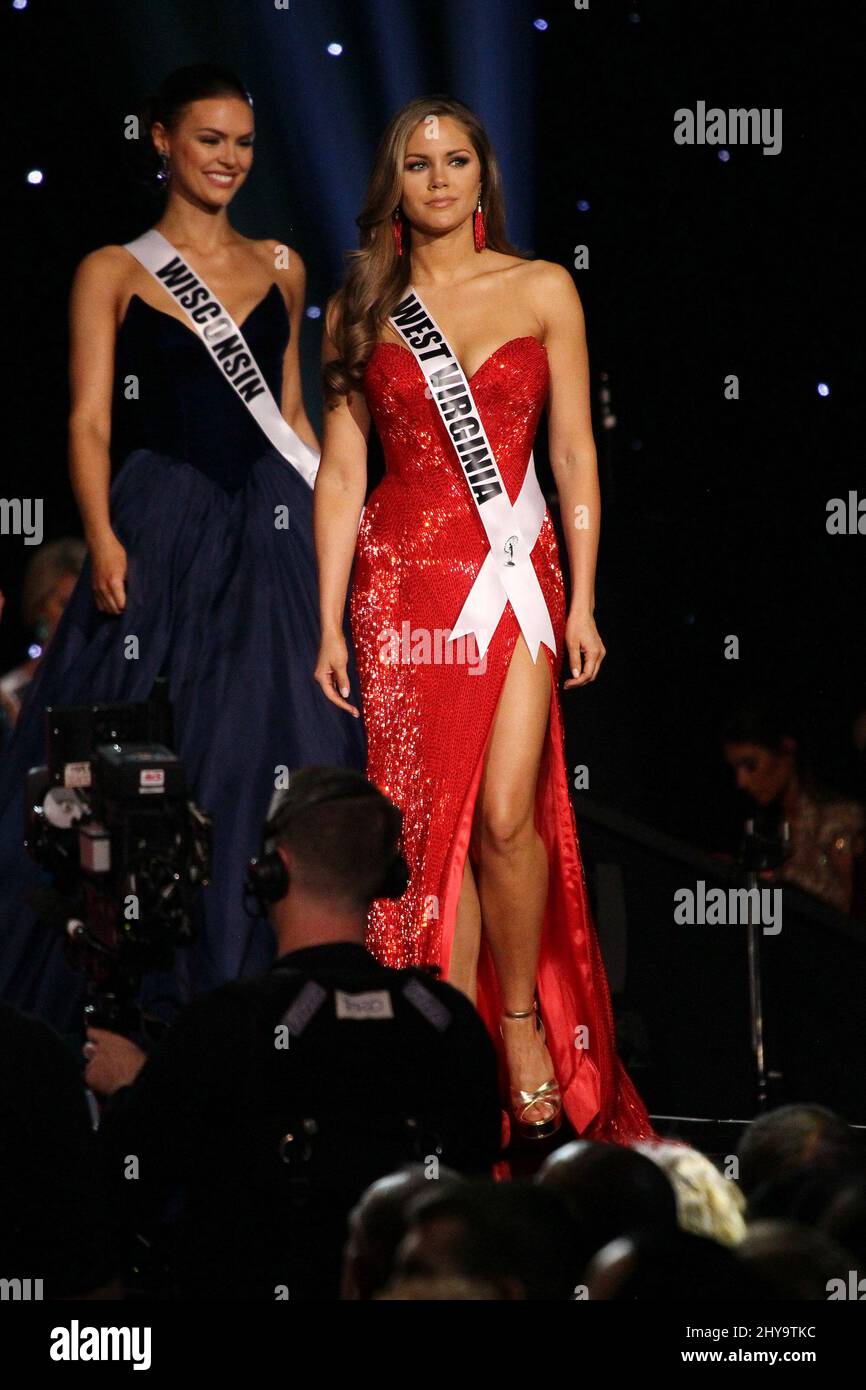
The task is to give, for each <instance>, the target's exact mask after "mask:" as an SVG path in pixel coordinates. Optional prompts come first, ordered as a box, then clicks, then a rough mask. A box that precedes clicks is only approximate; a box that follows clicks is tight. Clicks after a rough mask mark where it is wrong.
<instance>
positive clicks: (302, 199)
mask: <svg viewBox="0 0 866 1390" xmlns="http://www.w3.org/2000/svg"><path fill="white" fill-rule="evenodd" d="M538 20H544V21H546V24H547V27H546V28H541V27H538V26H537V25H536V24H535V23H534V21H538ZM2 40H3V42H2V48H3V52H4V54H5V57H4V60H3V61H4V66H5V77H4V83H3V87H4V92H5V93H6V95H7V111H6V116H5V121H4V130H5V134H6V140H7V160H6V169H7V173H6V176H5V184H6V187H5V192H6V200H5V201H6V214H5V230H6V233H7V237H8V242H7V249H6V256H5V268H6V274H5V276H4V278H3V297H4V308H5V318H6V325H5V331H4V333H3V339H2V344H3V345H2V354H3V362H4V369H5V375H6V377H7V383H8V384H9V385H10V386H11V387H12V388H13V389H12V397H11V401H10V403H9V404H8V405H7V413H6V415H5V419H4V424H5V430H4V434H5V441H4V445H5V447H4V451H3V453H4V464H3V479H4V481H3V486H2V492H3V495H4V496H15V495H18V496H21V495H24V496H43V497H44V498H45V499H46V539H52V538H54V537H56V536H59V535H62V534H64V533H67V532H70V531H74V530H76V529H77V520H76V511H75V507H74V503H73V500H72V496H71V492H70V489H69V486H68V483H67V477H66V461H65V439H64V434H65V412H66V406H67V395H66V366H65V351H66V296H67V292H68V285H69V280H70V277H71V274H72V271H73V268H74V266H75V264H76V262H77V261H78V260H79V259H80V258H81V256H83V255H84V254H85V253H86V252H87V251H89V250H91V249H92V248H94V247H96V246H98V245H101V244H103V243H105V242H122V241H124V240H127V239H129V238H131V237H132V236H134V235H136V234H137V233H138V232H140V231H141V230H143V229H144V228H145V227H146V226H147V225H149V223H150V222H152V221H153V220H155V217H156V215H157V212H158V207H159V203H158V201H157V200H156V199H153V198H151V197H149V195H147V194H146V193H144V192H143V191H142V190H141V189H139V188H137V187H136V186H135V184H134V183H133V182H132V181H131V179H130V177H129V174H128V172H127V171H128V165H129V158H128V156H129V147H128V143H127V142H126V141H125V140H124V118H125V116H127V115H128V114H129V113H131V112H135V111H136V110H137V109H138V107H139V105H140V102H141V100H142V99H143V97H144V96H145V94H146V93H147V92H148V90H149V89H150V88H152V87H153V86H154V85H155V84H156V83H157V82H158V80H159V79H160V78H161V77H162V76H163V75H164V74H165V73H166V72H167V71H169V70H170V69H172V68H173V67H176V66H178V65H180V64H181V63H186V62H191V61H195V60H199V59H209V60H212V61H217V62H221V63H225V64H227V65H229V66H231V67H233V68H235V69H236V70H237V71H238V72H239V73H240V75H241V76H242V77H243V78H244V80H245V81H246V82H247V84H248V86H249V87H250V89H251V90H252V92H253V95H254V98H255V111H256V123H257V143H256V164H255V168H254V171H253V174H252V176H251V178H250V181H249V182H248V184H247V186H246V188H244V189H243V190H242V191H241V193H240V195H239V197H238V199H237V200H236V202H235V203H234V204H233V205H232V217H233V220H234V222H235V225H236V226H237V227H238V228H239V229H240V230H241V231H242V232H245V233H247V234H250V235H256V236H265V235H269V236H275V237H278V238H280V239H281V240H285V241H288V242H289V243H290V244H291V245H292V246H294V247H295V248H297V249H298V250H299V252H300V253H301V255H302V256H303V258H304V260H305V261H306V264H307V270H308V279H309V303H310V304H311V305H313V306H321V305H323V304H324V302H325V299H326V297H327V295H328V293H329V292H330V291H331V290H332V289H333V287H334V285H335V283H336V280H337V278H338V276H339V273H340V268H341V258H342V252H343V250H344V249H345V248H348V247H350V246H353V245H354V244H355V227H354V221H353V219H354V216H355V214H356V212H357V210H358V208H359V206H360V202H361V198H362V192H363V188H364V184H365V180H366V175H367V172H368V169H369V166H370V162H371V158H372V153H373V149H374V145H375V141H376V139H377V137H378V134H379V132H380V130H381V128H382V126H383V124H384V122H385V120H386V119H387V117H388V116H389V115H390V114H391V112H392V111H393V110H394V109H395V108H396V107H397V106H398V105H400V104H401V103H402V102H403V101H405V100H407V99H408V98H409V97H411V96H414V95H417V94H418V93H421V92H425V91H426V92H438V91H445V92H448V93H451V94H453V95H456V96H458V97H460V98H461V99H462V100H464V101H465V102H467V103H468V104H469V105H470V106H472V107H474V108H475V109H476V110H478V111H479V113H480V114H481V116H482V117H483V118H484V119H485V120H486V122H487V123H488V125H489V128H490V131H491V134H492V136H493V139H494V142H495V144H496V146H497V148H498V151H499V153H500V156H501V158H502V162H503V165H504V172H505V179H506V193H507V200H508V209H509V218H510V231H511V235H512V238H513V240H514V241H515V242H516V243H517V244H518V245H519V246H521V247H522V248H523V249H525V250H527V251H530V252H531V253H532V254H533V255H535V256H539V257H544V258H547V259H550V260H554V261H558V262H561V263H563V264H566V265H572V263H573V258H574V250H573V248H575V247H576V246H577V245H580V244H586V245H587V246H588V247H589V254H590V267H589V269H585V270H576V271H575V272H574V273H575V279H576V283H577V285H578V289H579V291H580V293H581V296H582V299H583V302H584V306H585V310H586V315H587V325H588V339H589V349H590V360H591V364H592V369H593V380H594V391H595V402H594V408H595V409H596V410H597V409H598V387H599V381H600V374H601V373H602V372H607V373H608V374H609V377H610V386H611V391H612V409H613V412H614V415H615V417H616V427H615V428H614V429H612V430H606V429H604V428H603V427H602V424H601V420H600V419H599V418H597V419H596V439H597V443H598V446H599V456H600V465H601V472H602V485H603V490H604V504H605V510H604V520H603V534H602V549H601V558H600V572H599V577H598V584H597V593H598V621H599V627H600V630H601V632H602V635H603V637H604V640H605V642H606V645H607V647H608V653H609V654H608V658H607V661H606V664H605V667H604V671H603V674H602V676H601V678H600V679H599V681H598V682H597V683H596V684H595V686H594V687H592V688H590V689H587V690H583V691H577V692H575V691H572V692H570V693H568V694H567V695H566V696H565V699H564V708H565V714H566V723H567V729H568V740H569V744H568V752H569V760H570V763H571V765H575V764H578V763H581V764H582V763H585V764H587V765H588V767H589V770H590V789H591V792H592V795H593V796H594V797H596V798H599V799H600V800H602V801H604V802H608V803H610V804H612V805H614V806H616V807H618V808H621V809H622V810H624V811H626V812H628V813H630V814H631V815H634V816H636V817H639V818H641V819H643V820H646V821H649V822H651V823H653V824H655V825H657V826H659V827H660V828H662V829H664V830H665V831H668V832H670V833H671V834H675V835H679V836H682V837H684V838H685V839H688V840H689V841H691V842H692V843H694V844H696V845H700V846H703V847H705V848H709V849H716V848H724V847H726V846H729V845H731V844H732V843H733V842H734V841H735V840H736V838H737V836H738V833H739V827H740V822H741V818H742V815H743V813H744V807H743V806H742V805H741V804H740V803H739V802H738V800H737V798H736V795H735V794H734V792H733V791H732V789H731V787H730V785H729V776H728V774H727V771H726V769H725V768H724V766H723V764H722V761H721V756H720V747H719V738H718V732H719V725H720V720H721V718H722V716H723V713H724V711H725V709H726V708H727V706H728V705H729V704H730V703H731V702H732V701H733V700H734V699H735V698H736V697H737V696H738V695H739V694H740V693H742V692H745V691H748V690H750V689H752V688H755V687H757V688H766V689H768V690H770V691H771V692H778V694H779V695H780V696H784V697H785V699H786V700H787V701H790V702H793V705H794V708H795V711H796V713H797V714H798V716H799V717H800V720H801V723H802V724H803V726H804V728H805V730H806V731H807V732H808V736H809V741H810V743H811V744H812V745H813V746H814V748H815V750H816V753H817V766H818V770H819V771H821V772H822V773H823V774H824V775H825V776H826V777H828V778H829V780H831V781H835V782H836V783H837V784H839V785H842V786H847V787H849V788H856V787H857V785H858V779H859V774H858V769H857V766H856V763H855V757H854V751H853V746H852V743H851V737H850V730H851V722H852V717H853V716H854V715H855V713H856V712H857V711H858V710H860V709H861V708H863V706H864V703H866V691H864V668H866V657H864V650H866V648H864V641H863V625H862V599H863V587H862V574H863V553H864V546H866V539H864V538H863V537H858V536H832V537H831V536H828V535H827V533H826V529H825V519H826V503H827V500H828V499H829V498H831V497H834V496H843V497H845V496H847V493H848V491H849V489H852V488H857V487H858V485H860V486H861V487H862V486H863V484H862V482H861V480H862V479H863V463H862V458H861V436H860V432H859V428H858V424H857V422H856V419H855V403H856V402H857V400H858V398H859V397H860V396H862V377H863V366H864V363H863V346H862V345H863V333H862V325H861V321H860V318H859V316H858V314H857V311H856V307H855V294H854V291H855V289H856V286H857V281H858V278H859V277H858V272H859V269H860V261H861V257H862V225H861V219H860V218H859V217H857V218H855V217H854V215H853V214H852V202H853V201H854V198H855V196H856V188H857V185H858V184H859V180H860V168H861V164H862V150H861V143H860V141H861V135H860V131H859V128H858V124H857V122H856V121H855V114H856V107H855V90H858V89H859V87H860V84H861V82H862V73H863V71H864V52H863V47H864V45H863V36H862V28H861V24H860V7H859V6H857V5H854V4H850V5H849V4H844V3H843V4H835V5H831V6H827V5H822V6H816V5H800V6H794V7H792V6H789V5H781V4H769V3H762V2H761V0H749V2H748V3H742V4H735V3H725V2H724V0H719V2H717V3H713V4H710V3H703V4H700V3H694V0H682V3H656V4H649V3H647V4H641V5H638V4H633V5H629V4H624V3H619V0H605V2H604V3H603V2H602V0H592V3H591V4H590V8H589V10H588V11H579V10H576V9H575V8H574V6H573V5H572V4H571V3H553V4H551V3H545V0H534V3H531V4H530V3H526V2H525V0H496V2H495V3H493V0H442V3H439V4H436V5H429V4H424V3H417V4H414V3H405V2H404V0H357V2H356V3H336V2H335V0H291V5H290V8H289V9H288V10H283V9H277V8H276V7H275V4H274V3H273V0H243V2H242V3H239V2H238V0H236V2H235V3H226V2H225V0H209V3H193V0H176V2H175V3H172V2H171V0H143V2H142V3H138V4H128V3H93V0H74V3H68V0H50V3H49V0H30V3H28V4H27V5H26V7H25V8H24V9H23V10H15V9H14V8H12V6H11V5H10V3H9V0H6V3H5V5H4V9H3V12H2ZM332 43H339V44H341V45H342V46H343V52H342V53H341V54H340V55H331V54H329V53H328V51H327V46H328V45H329V44H332ZM13 93H14V95H12V94H13ZM10 96H11V100H8V98H10ZM699 100H703V101H705V102H706V103H707V105H708V106H713V105H716V106H720V107H723V108H724V109H728V108H731V107H738V106H747V107H750V106H754V107H758V108H775V107H781V108H782V110H783V127H782V132H783V143H782V150H781V153H779V154H778V155H776V156H765V155H764V154H763V153H762V151H761V149H760V148H756V147H736V146H734V147H732V148H731V150H730V158H729V159H728V160H727V161H726V162H725V161H723V160H721V159H720V158H719V151H718V149H717V148H716V147H713V146H694V147H682V146H678V145H676V144H675V143H674V139H673V126H674V111H675V110H676V109H677V108H678V107H681V106H686V107H691V108H692V109H693V108H694V106H695V104H696V102H697V101H699ZM34 168H36V169H40V170H42V171H43V172H44V179H43V182H42V183H41V184H39V185H31V184H29V183H28V182H27V174H28V171H29V170H31V169H34ZM319 331H320V320H317V319H315V318H310V319H308V320H307V322H306V324H305V330H304V333H305V337H304V344H303V347H304V358H305V367H304V370H305V379H306V383H307V394H308V402H309V407H310V410H311V414H312V415H313V416H314V418H316V419H318V418H319V415H320V406H319V400H318V385H317V375H318V374H317V354H318V339H319ZM728 373H736V374H737V375H738V377H739V380H740V399H739V400H738V401H728V400H725V399H724V396H723V387H724V378H725V376H726V375H727V374H728ZM819 382H825V383H827V385H828V386H829V388H830V393H829V395H828V396H825V397H822V396H820V395H819V394H818V391H817V386H818V383H819ZM544 455H545V448H544V441H543V431H542V435H541V436H540V439H539V449H538V457H539V460H540V463H541V466H542V467H543V468H546V465H545V463H544ZM545 476H546V477H547V480H548V490H549V486H550V478H549V473H545ZM0 544H2V567H0V583H2V587H3V589H4V591H5V592H6V594H7V598H8V605H7V616H6V619H5V621H4V624H3V627H2V631H0V658H2V669H3V670H5V669H7V668H8V667H9V666H11V665H12V664H13V663H14V662H16V661H17V660H20V658H21V656H22V655H23V651H24V649H25V646H26V634H25V633H24V632H23V631H22V629H21V627H20V625H19V623H18V620H17V613H16V609H17V604H18V599H19V594H20V581H21V573H22V568H23V563H24V561H25V560H26V559H27V558H28V555H29V552H28V550H27V548H25V547H24V545H23V544H22V542H21V540H20V539H19V538H15V537H3V538H2V542H0ZM730 634H735V635H737V636H738V637H739V640H740V656H739V660H738V661H728V660H726V659H725V657H724V641H725V638H726V637H727V636H728V635H730ZM578 809H579V808H578Z"/></svg>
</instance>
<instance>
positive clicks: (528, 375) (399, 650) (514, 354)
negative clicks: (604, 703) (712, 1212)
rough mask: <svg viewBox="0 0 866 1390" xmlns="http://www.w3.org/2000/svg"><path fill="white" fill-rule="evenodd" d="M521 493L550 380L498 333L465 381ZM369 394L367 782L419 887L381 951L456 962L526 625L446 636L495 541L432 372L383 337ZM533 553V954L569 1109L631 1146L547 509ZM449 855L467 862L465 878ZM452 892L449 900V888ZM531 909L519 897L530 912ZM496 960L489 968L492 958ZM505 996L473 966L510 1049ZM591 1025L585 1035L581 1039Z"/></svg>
mask: <svg viewBox="0 0 866 1390" xmlns="http://www.w3.org/2000/svg"><path fill="white" fill-rule="evenodd" d="M470 386H471V388H472V392H473V395H474V397H475V400H476V403H477V406H478V409H479V411H480V412H481V415H482V417H483V420H484V426H485V429H486V431H487V435H488V438H489V440H490V444H491V447H492V449H493V451H494V454H495V456H496V460H497V463H498V465H499V469H500V472H501V474H502V477H503V480H504V482H505V485H506V488H507V490H508V494H509V497H510V499H511V501H512V503H513V502H514V501H515V500H516V498H517V495H518V493H519V491H520V487H521V485H522V482H523V478H524V476H525V472H526V467H527V464H528V460H529V455H530V452H531V449H532V443H533V439H534V436H535V431H536V428H537V425H538V420H539V416H540V414H541V411H542V409H543V406H544V403H545V400H546V397H547V391H548V386H549V367H548V360H547V353H546V350H545V348H544V345H543V344H542V343H540V342H539V341H538V340H537V339H535V338H533V337H522V338H515V339H513V340H511V341H510V342H507V343H505V344H503V345H502V346H501V347H500V348H499V349H498V350H497V351H496V352H494V353H493V354H492V355H491V356H490V357H488V358H487V360H486V361H485V362H484V363H482V365H481V366H480V367H479V368H478V370H477V371H476V372H475V373H474V375H473V376H472V377H471V378H470ZM364 390H365V397H366V400H367V404H368V406H369V408H370V411H371V414H372V416H373V419H374V421H375V424H376V428H377V430H378V432H379V436H380V438H381V441H382V446H383V449H384V454H385V464H386V473H385V476H384V478H383V479H382V481H381V482H380V483H379V485H378V486H377V487H376V488H375V489H374V491H373V492H372V493H371V495H370V498H369V500H368V503H367V506H366V508H365V511H364V514H363V517H362V520H361V526H360V529H359V532H358V539H357V546H356V555H355V564H354V571H353V583H352V593H351V600H350V615H351V624H352V636H353V641H354V645H355V651H356V655H357V662H358V673H359V679H360V682H361V699H362V708H363V714H364V719H365V724H366V729H367V738H368V750H369V757H368V768H367V771H368V776H369V777H370V779H371V780H372V781H373V782H375V783H376V785H377V786H379V787H381V788H382V790H383V791H385V792H386V793H387V795H388V796H390V797H391V799H392V800H393V801H395V802H396V803H397V805H398V806H400V807H401V809H402V811H403V815H404V822H403V835H402V843H401V848H402V851H403V854H404V855H405V857H406V859H407V861H408V864H409V868H410V875H411V877H410V884H409V888H408V890H407V892H406V893H405V894H404V895H403V897H402V898H400V899H399V900H396V901H388V900H385V899H381V900H377V901H376V902H375V903H374V904H373V906H372V908H371V910H370V916H369V919H368V936H367V941H368V945H369V948H370V950H371V951H372V952H373V953H374V954H375V955H376V956H377V957H378V959H379V960H381V961H382V962H384V963H385V964H388V965H392V966H406V965H437V966H444V967H445V971H444V973H445V974H446V976H447V961H448V957H449V946H450V942H449V940H448V935H447V933H448V926H447V924H448V923H449V922H450V923H451V926H452V929H453V917H454V913H455V911H456V904H455V902H454V900H453V899H454V895H455V893H456V892H459V878H460V869H461V865H460V864H459V863H455V861H456V859H457V858H459V855H460V853H461V851H462V854H463V856H464V858H465V852H466V851H465V836H461V834H460V833H459V828H460V827H463V828H464V829H465V826H466V823H467V818H471V813H472V803H473V800H474V790H475V786H476V785H477V776H478V772H479V770H480V765H481V762H482V759H483V754H484V750H485V748H486V744H487V740H488V737H489V734H490V730H491V728H492V724H493V718H494V715H495V711H496V705H497V701H498V698H499V695H500V693H501V690H502V687H503V683H504V681H505V677H506V675H507V672H508V666H509V662H510V660H511V656H512V654H513V652H514V647H515V644H516V642H517V639H518V636H519V634H520V629H519V625H518V623H517V619H516V617H515V615H514V612H513V610H512V608H511V605H510V603H507V604H506V606H505V611H504V612H503V615H502V618H501V619H500V621H499V625H498V627H497V629H496V631H495V633H494V635H493V638H492V640H491V643H490V646H489V648H488V650H487V652H486V654H485V657H484V658H482V659H480V660H479V657H478V650H477V647H476V646H475V644H474V641H473V640H472V639H471V638H467V639H460V640H458V641H457V642H456V643H454V644H447V643H446V641H445V638H446V637H447V635H448V634H449V632H450V630H451V628H452V627H453V625H454V624H455V623H456V621H457V616H458V614H459V612H460V610H461V608H462V606H463V603H464V601H465V599H466V596H467V594H468V593H469V590H470V588H471V587H472V583H473V581H474V579H475V577H476V575H477V574H478V571H479V569H480V568H481V565H482V562H483V560H484V558H485V556H486V554H487V552H488V549H489V545H488V541H487V536H486V534H485V532H484V528H483V525H482V523H481V520H480V518H479V516H478V513H477V509H476V507H475V504H474V501H473V499H472V496H471V494H470V492H469V489H468V487H467V484H466V480H465V478H464V476H463V473H462V471H461V468H460V464H459V462H458V460H457V456H456V454H455V451H454V448H453V445H452V444H451V442H450V439H449V437H448V434H447V432H446V430H445V426H444V425H443V423H442V421H441V418H440V416H439V414H438V411H437V409H436V405H435V403H434V401H433V400H432V399H431V397H430V394H429V390H428V388H427V385H426V383H425V380H424V377H423V374H422V372H421V370H420V368H419V366H418V364H417V363H416V361H415V358H414V357H413V356H412V354H411V353H410V352H409V351H408V349H407V348H405V347H403V346H401V345H399V344H397V343H391V342H386V343H379V344H377V346H376V347H375V348H374V350H373V353H372V355H371V357H370V360H369V362H368V365H367V371H366V377H365V383H364ZM532 563H533V566H534V568H535V571H536V574H537V575H538V579H539V583H540V585H541V590H542V593H543V594H544V598H545V601H546V603H547V606H548V610H549V612H550V617H551V622H552V625H553V631H554V635H555V638H556V645H557V652H556V653H553V652H551V651H550V650H549V648H548V647H546V646H545V645H543V644H542V646H541V647H540V648H539V655H538V659H539V660H541V661H546V662H547V663H548V667H549V670H550V673H551V717H550V721H549V725H548V732H547V736H546V744H545V750H544V754H543V758H542V767H541V771H540V774H539V784H538V793H537V800H536V806H537V815H536V824H537V825H538V828H539V830H540V832H541V833H542V835H543V837H544V841H545V845H546V848H547V852H548V862H549V868H550V892H549V897H548V905H547V910H546V915H545V926H544V932H543V938H542V950H541V960H540V965H539V999H540V1001H541V1006H542V1012H543V1014H544V1018H545V1026H546V1029H547V1034H548V1043H549V1046H550V1050H551V1056H552V1057H553V1060H554V1065H555V1067H556V1071H557V1077H558V1079H559V1080H560V1084H561V1085H562V1086H563V1095H564V1103H565V1108H566V1111H567V1112H568V1114H569V1116H570V1118H571V1120H572V1123H573V1124H574V1125H575V1127H576V1128H577V1129H578V1131H579V1132H587V1133H593V1134H595V1133H597V1134H599V1135H601V1134H603V1135H604V1136H605V1137H607V1138H609V1139H611V1140H614V1141H620V1142H629V1141H630V1140H632V1139H635V1138H641V1137H643V1138H647V1137H653V1135H654V1131H653V1130H652V1127H651V1125H650V1123H649V1120H648V1118H647V1115H646V1111H645V1109H644V1107H643V1105H642V1103H641V1101H640V1098H639V1096H638V1095H637V1093H636V1091H634V1088H633V1086H632V1084H631V1082H630V1080H629V1078H628V1076H627V1074H626V1073H625V1072H624V1070H623V1069H622V1066H621V1063H620V1062H619V1059H618V1058H617V1057H616V1054H615V1052H614V1050H613V1018H612V1013H611V1008H610V998H609V992H608V987H607V980H606V977H605V973H604V967H603V964H602V961H601V956H600V953H599V950H598V945H597V942H596V939H595V934H594V929H593V927H592V924H591V922H590V920H589V909H588V903H587V897H586V884H585V878H584V871H583V865H582V862H581V859H580V851H579V848H578V843H577V833H576V827H575V821H574V813H573V811H572V808H571V803H570V800H569V795H568V781H567V775H566V765H565V750H564V742H563V730H562V719H561V713H560V710H559V704H558V698H557V696H556V690H557V684H558V678H559V666H560V660H561V653H562V650H563V639H564V625H565V596H564V589H563V579H562V571H561V567H560V560H559V552H558V545H557V540H556V534H555V531H554V528H553V523H552V521H551V518H550V515H549V514H548V513H546V514H545V517H544V521H543V524H542V527H541V531H540V534H539V537H538V540H537V542H536V544H535V546H534V548H533V551H532ZM455 867H456V869H457V872H456V873H455ZM449 895H450V896H449ZM518 910H519V909H518ZM488 964H489V963H488ZM498 1008H499V1000H498V997H497V987H496V984H495V978H493V977H492V976H491V975H490V972H489V969H488V972H487V975H486V977H485V973H484V969H483V968H482V970H481V971H480V973H479V1011H480V1012H481V1014H482V1017H484V1018H485V1021H486V1022H487V1023H488V1027H489V1028H490V1031H491V1035H492V1036H493V1037H494V1040H495V1041H496V1042H497V1043H498V1029H497V1028H496V1024H495V1020H496V1018H497V1014H498ZM580 1025H584V1026H585V1027H586V1029H587V1032H588V1036H589V1043H588V1045H587V1046H586V1047H585V1048H583V1047H582V1046H580V1047H579V1046H578V1043H577V1042H576V1041H575V1038H576V1037H577V1036H578V1030H579V1027H580Z"/></svg>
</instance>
